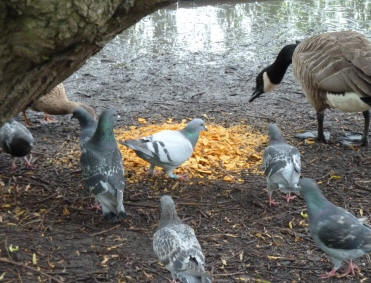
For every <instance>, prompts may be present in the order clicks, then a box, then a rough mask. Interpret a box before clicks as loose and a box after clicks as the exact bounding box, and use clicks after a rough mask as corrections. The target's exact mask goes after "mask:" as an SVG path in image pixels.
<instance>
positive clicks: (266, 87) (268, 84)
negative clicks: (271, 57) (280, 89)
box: [263, 72, 277, 92]
mask: <svg viewBox="0 0 371 283" xmlns="http://www.w3.org/2000/svg"><path fill="white" fill-rule="evenodd" d="M263 82H264V92H270V91H272V90H273V89H274V88H275V87H276V86H277V85H276V84H274V83H272V82H271V80H270V79H269V77H268V75H267V72H264V73H263Z"/></svg>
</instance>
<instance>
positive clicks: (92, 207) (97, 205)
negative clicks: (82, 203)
mask: <svg viewBox="0 0 371 283" xmlns="http://www.w3.org/2000/svg"><path fill="white" fill-rule="evenodd" d="M88 209H91V210H94V209H95V210H97V211H99V210H101V209H102V207H101V206H100V204H99V203H97V202H96V203H94V204H91V205H90V206H89V207H88Z"/></svg>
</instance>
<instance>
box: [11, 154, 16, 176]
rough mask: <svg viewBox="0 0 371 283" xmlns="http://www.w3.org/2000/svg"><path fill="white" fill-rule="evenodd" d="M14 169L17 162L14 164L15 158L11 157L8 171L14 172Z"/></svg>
mask: <svg viewBox="0 0 371 283" xmlns="http://www.w3.org/2000/svg"><path fill="white" fill-rule="evenodd" d="M16 169H17V164H15V158H12V161H11V163H10V172H11V173H14V172H15V170H16Z"/></svg>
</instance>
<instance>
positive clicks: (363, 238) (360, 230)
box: [299, 178, 371, 278]
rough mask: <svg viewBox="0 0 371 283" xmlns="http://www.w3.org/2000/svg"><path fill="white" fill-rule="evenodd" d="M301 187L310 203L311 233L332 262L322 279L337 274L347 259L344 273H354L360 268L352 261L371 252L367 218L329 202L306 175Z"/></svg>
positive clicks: (308, 204)
mask: <svg viewBox="0 0 371 283" xmlns="http://www.w3.org/2000/svg"><path fill="white" fill-rule="evenodd" d="M299 187H300V194H301V195H302V196H303V197H304V199H305V202H306V204H307V210H308V215H309V229H310V234H311V236H312V238H313V240H314V241H315V242H316V244H317V245H318V246H319V247H320V249H321V250H323V251H324V252H325V253H326V254H327V255H328V256H329V257H330V259H331V261H332V263H333V268H332V270H331V271H330V272H328V273H325V274H323V275H321V278H330V277H333V276H337V274H336V271H337V270H338V269H339V268H340V267H341V264H342V262H343V261H348V260H349V265H348V268H347V270H346V271H345V273H344V274H342V275H341V276H346V275H348V274H350V273H352V274H354V269H355V268H357V267H356V266H355V265H354V264H353V263H352V260H353V259H355V258H358V257H361V256H363V255H365V254H367V253H370V252H371V228H370V227H369V226H366V225H365V224H364V223H363V221H364V220H365V219H358V218H357V217H355V216H354V215H352V214H351V213H350V212H348V211H346V210H345V209H343V208H341V207H338V206H336V205H334V204H333V203H331V202H330V201H328V200H327V199H326V198H325V197H324V195H323V194H322V192H321V190H320V189H319V188H318V186H317V184H316V182H315V181H314V180H312V179H309V178H303V179H301V180H300V182H299Z"/></svg>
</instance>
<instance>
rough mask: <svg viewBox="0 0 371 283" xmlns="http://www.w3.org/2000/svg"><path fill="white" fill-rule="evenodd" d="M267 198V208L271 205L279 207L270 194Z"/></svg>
mask: <svg viewBox="0 0 371 283" xmlns="http://www.w3.org/2000/svg"><path fill="white" fill-rule="evenodd" d="M268 198H269V200H268V204H269V206H272V205H273V206H275V205H279V204H280V203H279V202H277V201H275V200H274V199H272V193H268Z"/></svg>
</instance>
